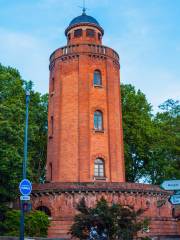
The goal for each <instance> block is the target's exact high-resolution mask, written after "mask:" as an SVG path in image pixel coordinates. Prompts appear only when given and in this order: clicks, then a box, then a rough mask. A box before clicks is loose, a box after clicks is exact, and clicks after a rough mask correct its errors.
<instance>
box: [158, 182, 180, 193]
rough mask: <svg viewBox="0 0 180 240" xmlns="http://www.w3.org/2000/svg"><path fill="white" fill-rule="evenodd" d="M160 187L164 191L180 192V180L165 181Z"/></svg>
mask: <svg viewBox="0 0 180 240" xmlns="http://www.w3.org/2000/svg"><path fill="white" fill-rule="evenodd" d="M160 186H161V188H163V189H164V190H172V191H173V190H180V180H169V181H164V182H163V183H162V184H161V185H160Z"/></svg>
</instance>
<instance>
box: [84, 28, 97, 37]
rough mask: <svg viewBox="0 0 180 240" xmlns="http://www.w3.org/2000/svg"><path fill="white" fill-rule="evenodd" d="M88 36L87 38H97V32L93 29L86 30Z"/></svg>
mask: <svg viewBox="0 0 180 240" xmlns="http://www.w3.org/2000/svg"><path fill="white" fill-rule="evenodd" d="M86 36H87V37H94V36H95V32H94V30H93V29H87V30H86Z"/></svg>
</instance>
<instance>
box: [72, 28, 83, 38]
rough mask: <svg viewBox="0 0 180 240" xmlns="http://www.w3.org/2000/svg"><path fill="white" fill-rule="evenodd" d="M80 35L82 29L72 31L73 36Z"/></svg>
mask: <svg viewBox="0 0 180 240" xmlns="http://www.w3.org/2000/svg"><path fill="white" fill-rule="evenodd" d="M81 36H82V29H77V30H75V31H74V37H81Z"/></svg>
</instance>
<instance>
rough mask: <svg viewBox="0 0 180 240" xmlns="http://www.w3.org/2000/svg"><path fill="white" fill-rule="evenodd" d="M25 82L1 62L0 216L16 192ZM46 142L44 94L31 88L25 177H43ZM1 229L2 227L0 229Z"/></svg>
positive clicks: (20, 155) (19, 173)
mask: <svg viewBox="0 0 180 240" xmlns="http://www.w3.org/2000/svg"><path fill="white" fill-rule="evenodd" d="M25 83H26V82H25V81H24V80H22V79H21V77H20V74H19V72H18V71H17V70H15V69H13V68H10V67H4V66H2V65H0V176H1V177H0V199H1V203H0V216H2V218H4V217H5V216H6V211H3V209H6V208H5V206H6V205H7V204H8V203H9V202H12V201H14V200H15V199H16V198H17V197H18V195H19V193H18V192H19V189H18V185H19V182H20V180H21V179H22V161H23V148H24V125H25ZM46 142H47V95H44V96H41V95H40V94H39V93H37V92H34V91H33V90H32V91H31V95H30V106H29V131H28V169H27V171H28V178H29V179H30V180H31V181H33V182H39V181H40V179H44V174H45V170H44V169H45V162H46ZM0 232H1V229H0Z"/></svg>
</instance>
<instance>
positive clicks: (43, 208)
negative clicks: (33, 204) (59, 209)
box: [36, 206, 51, 217]
mask: <svg viewBox="0 0 180 240" xmlns="http://www.w3.org/2000/svg"><path fill="white" fill-rule="evenodd" d="M36 210H38V211H42V212H44V213H45V214H46V215H48V216H49V217H51V211H50V210H49V208H48V207H46V206H39V207H37V208H36Z"/></svg>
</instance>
